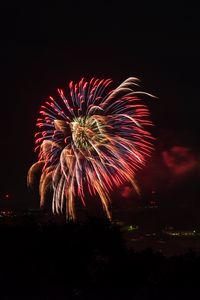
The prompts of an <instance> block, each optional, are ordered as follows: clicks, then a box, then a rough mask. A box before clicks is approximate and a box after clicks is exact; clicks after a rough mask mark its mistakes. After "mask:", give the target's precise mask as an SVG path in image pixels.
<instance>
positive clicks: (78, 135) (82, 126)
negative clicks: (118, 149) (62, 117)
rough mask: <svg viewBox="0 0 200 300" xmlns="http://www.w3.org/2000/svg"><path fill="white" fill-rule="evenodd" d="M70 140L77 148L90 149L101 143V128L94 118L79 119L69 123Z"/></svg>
mask: <svg viewBox="0 0 200 300" xmlns="http://www.w3.org/2000/svg"><path fill="white" fill-rule="evenodd" d="M70 127H71V131H72V139H73V142H74V144H75V146H76V147H77V148H80V149H82V148H83V149H91V148H93V146H94V145H95V144H97V143H101V142H102V141H103V126H102V124H101V123H100V122H99V121H96V120H95V118H94V117H89V118H82V117H79V118H77V119H75V120H74V121H73V122H71V123H70Z"/></svg>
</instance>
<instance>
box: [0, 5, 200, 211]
mask: <svg viewBox="0 0 200 300" xmlns="http://www.w3.org/2000/svg"><path fill="white" fill-rule="evenodd" d="M65 2H66V4H65V5H64V4H63V5H61V4H59V5H58V4H54V5H52V6H51V5H50V4H46V5H41V6H40V5H35V4H34V2H33V4H31V1H28V2H27V3H28V4H26V5H24V4H23V5H20V4H19V3H15V4H12V2H9V3H8V4H4V5H3V4H2V5H1V16H0V20H1V47H0V50H1V56H0V59H1V69H0V70H1V71H0V72H1V83H2V88H1V122H2V125H1V140H0V143H1V161H2V163H1V166H2V171H1V177H2V179H1V188H0V194H1V195H2V194H3V193H11V194H12V195H13V197H14V198H15V199H17V200H15V201H16V203H17V205H21V204H20V203H25V201H26V195H27V194H26V173H27V170H28V168H29V166H30V165H31V164H32V163H33V162H34V161H35V159H36V157H35V154H34V153H33V134H34V130H35V121H36V117H37V111H38V109H39V106H40V104H41V103H42V101H43V100H44V99H46V98H47V96H48V95H56V88H58V87H62V88H65V86H66V87H67V85H66V84H67V82H68V81H69V80H79V79H80V78H81V77H83V76H84V77H86V78H91V77H93V76H97V77H98V76H99V77H103V78H106V77H112V78H113V79H114V80H115V81H116V83H117V84H118V83H120V82H121V81H123V80H124V79H126V78H127V77H129V76H135V77H139V78H140V79H141V80H142V86H143V88H144V90H146V91H148V92H150V93H153V94H154V95H156V96H158V97H159V100H157V101H156V102H154V103H151V104H149V106H150V108H151V110H152V117H153V120H154V122H155V124H156V128H157V131H158V132H159V130H160V129H163V128H165V129H167V130H171V131H174V132H176V131H182V132H184V131H185V130H189V131H190V134H191V135H192V136H193V137H194V140H195V139H196V136H197V137H198V123H199V108H198V107H199V94H200V86H199V72H200V71H199V70H200V60H199V56H200V54H199V53H200V43H199V34H200V26H199V16H198V8H197V7H196V6H193V5H192V2H188V3H187V5H186V4H183V3H180V5H179V4H178V2H177V3H176V5H175V4H170V2H169V1H166V2H165V3H164V2H162V3H161V4H157V3H153V4H152V3H149V4H146V3H144V2H143V3H139V4H138V3H137V4H134V1H120V2H119V3H116V2H117V1H109V4H108V3H107V2H108V1H101V2H95V1H93V3H89V2H87V1H86V2H84V1H80V2H79V1H76V2H75V1H71V2H70V1H65ZM138 2H140V1H138ZM149 2H152V1H149ZM130 3H131V4H130ZM27 198H28V196H27Z"/></svg>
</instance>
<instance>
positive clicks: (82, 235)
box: [0, 219, 200, 299]
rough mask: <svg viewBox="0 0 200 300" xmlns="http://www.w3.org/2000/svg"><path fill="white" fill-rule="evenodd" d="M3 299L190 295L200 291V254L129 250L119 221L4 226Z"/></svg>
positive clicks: (1, 230) (0, 234)
mask: <svg viewBox="0 0 200 300" xmlns="http://www.w3.org/2000/svg"><path fill="white" fill-rule="evenodd" d="M0 239H1V248H0V253H1V256H0V257H1V265H0V287H1V288H0V299H185V298H188V297H190V298H191V297H193V296H195V295H196V293H197V292H200V287H199V278H200V256H199V255H197V254H196V253H195V252H193V251H192V250H190V251H188V252H187V253H186V254H185V255H182V256H176V257H175V256H174V257H165V256H164V255H163V254H162V253H159V252H154V251H153V250H151V249H146V250H144V251H141V252H135V251H134V250H128V249H127V248H126V246H125V242H124V241H123V239H122V237H121V234H120V231H119V229H118V227H117V226H116V225H113V224H110V223H108V222H107V221H105V220H93V219H92V220H90V221H88V222H86V223H84V224H73V223H68V224H64V225H63V224H58V223H53V222H51V223H48V224H47V223H46V224H42V223H40V224H38V223H36V222H35V223H31V222H29V223H28V222H27V223H24V224H23V225H18V226H8V225H3V224H2V225H1V226H0Z"/></svg>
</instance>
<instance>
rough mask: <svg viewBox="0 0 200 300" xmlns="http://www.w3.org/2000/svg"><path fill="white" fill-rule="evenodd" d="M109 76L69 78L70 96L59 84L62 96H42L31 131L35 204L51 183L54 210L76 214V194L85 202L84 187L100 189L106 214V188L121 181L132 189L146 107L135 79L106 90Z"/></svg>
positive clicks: (144, 147)
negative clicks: (34, 155) (36, 192)
mask: <svg viewBox="0 0 200 300" xmlns="http://www.w3.org/2000/svg"><path fill="white" fill-rule="evenodd" d="M111 82H112V80H110V79H106V80H104V79H102V80H100V79H95V78H92V79H91V80H90V81H85V80H84V79H82V80H81V81H80V82H79V83H78V84H74V83H73V82H70V84H69V89H70V96H69V97H68V98H66V97H65V95H64V92H63V91H62V90H58V92H59V94H60V97H61V99H60V100H59V101H58V100H54V99H53V98H52V97H50V101H47V102H45V105H42V106H41V111H40V116H39V118H38V120H37V126H38V127H39V129H40V130H39V131H38V132H37V133H36V134H35V143H36V150H39V154H38V162H36V163H35V164H34V165H33V166H32V167H31V168H30V170H29V173H28V184H29V185H33V183H34V178H35V176H34V174H35V172H36V171H38V170H40V172H41V177H40V183H39V192H40V204H41V206H43V205H44V204H45V201H46V198H47V197H46V195H47V192H48V190H49V189H50V187H52V188H53V201H52V206H53V211H54V212H56V213H60V212H63V210H64V209H65V210H66V215H67V217H68V218H73V219H75V218H76V212H75V199H77V198H79V199H81V201H82V204H83V205H84V206H85V200H84V197H85V192H86V189H87V191H89V193H90V194H91V195H99V198H100V200H101V202H102V206H103V209H104V210H105V212H106V214H107V216H108V218H111V211H110V196H109V195H110V192H111V191H112V190H113V189H114V187H119V186H121V185H122V184H124V183H125V182H130V183H131V184H132V185H133V186H134V188H135V189H136V190H138V187H137V185H136V182H135V172H136V170H137V169H138V168H141V167H142V166H143V165H144V164H145V161H146V157H147V156H149V155H150V153H151V150H152V143H151V140H152V137H151V134H150V133H149V132H148V131H146V129H145V128H146V126H148V125H151V121H149V119H148V118H149V111H148V109H147V107H146V106H145V105H143V104H141V101H140V99H139V97H138V95H144V94H145V95H148V96H152V95H150V94H147V93H144V92H142V91H135V87H138V86H139V85H138V79H137V78H134V77H131V78H128V79H127V80H125V81H124V82H123V83H122V84H121V85H119V86H118V87H117V88H116V89H114V90H110V91H109V92H105V90H106V89H107V88H108V86H109V85H110V84H111Z"/></svg>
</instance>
